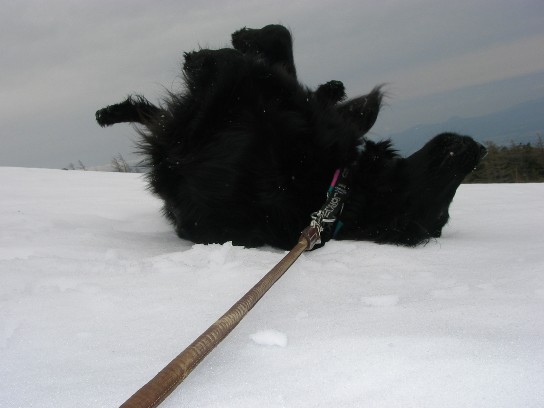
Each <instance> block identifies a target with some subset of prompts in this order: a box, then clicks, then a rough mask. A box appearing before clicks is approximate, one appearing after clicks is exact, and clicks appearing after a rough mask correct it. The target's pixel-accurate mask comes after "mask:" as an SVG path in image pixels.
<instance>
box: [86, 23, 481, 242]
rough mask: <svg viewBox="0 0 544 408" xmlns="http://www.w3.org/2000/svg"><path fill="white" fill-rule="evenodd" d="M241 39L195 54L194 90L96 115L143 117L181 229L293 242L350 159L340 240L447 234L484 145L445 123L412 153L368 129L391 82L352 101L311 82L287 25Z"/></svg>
mask: <svg viewBox="0 0 544 408" xmlns="http://www.w3.org/2000/svg"><path fill="white" fill-rule="evenodd" d="M232 45H233V48H225V49H219V50H210V49H201V50H199V51H195V52H190V53H185V62H184V65H183V75H184V79H185V83H186V89H185V90H184V92H182V93H180V94H170V95H169V96H168V97H167V98H166V99H165V101H164V102H163V103H162V104H161V106H159V107H157V106H154V105H153V104H151V103H150V102H148V101H147V100H146V99H145V98H144V97H142V96H136V97H129V98H128V99H127V100H126V101H124V102H121V103H119V104H116V105H112V106H108V107H106V108H104V109H101V110H99V111H98V112H97V113H96V119H97V121H98V123H99V124H100V125H101V126H109V125H113V124H115V123H120V122H134V123H139V124H141V125H143V129H141V130H140V134H141V142H140V144H139V147H140V149H141V151H142V153H143V154H144V155H145V158H146V159H145V162H146V164H147V165H148V166H149V173H148V174H147V177H148V181H149V185H150V187H151V190H152V191H153V192H154V193H156V194H157V195H158V196H160V197H161V198H162V199H163V200H164V214H165V215H166V217H168V219H169V220H170V221H172V223H173V224H174V226H175V228H176V231H177V233H178V235H179V236H180V237H181V238H184V239H189V240H191V241H194V242H197V243H224V242H227V241H232V242H233V244H235V245H244V246H248V247H255V246H261V245H265V244H268V245H272V246H276V247H280V248H284V249H290V248H291V247H293V246H294V245H295V244H296V242H297V239H298V237H299V236H300V233H301V231H302V230H303V229H304V228H305V227H306V226H307V225H308V224H309V222H310V215H311V214H312V213H313V212H314V211H317V210H318V209H319V208H321V206H322V204H323V202H324V200H325V195H326V192H327V189H328V187H329V184H330V182H331V178H332V177H333V174H334V172H335V170H336V169H343V168H348V169H349V170H350V179H349V197H348V199H347V201H346V203H345V205H344V208H343V211H342V213H341V215H340V217H339V219H340V221H341V222H342V223H343V227H342V228H341V229H340V230H339V232H338V233H337V235H336V236H335V238H336V239H355V240H372V241H375V242H379V243H393V244H402V245H408V246H414V245H417V244H419V243H422V242H426V241H428V240H429V239H431V238H433V237H439V236H440V234H441V231H442V228H443V227H444V225H445V224H446V222H447V221H448V218H449V214H448V208H449V205H450V203H451V201H452V199H453V196H454V194H455V191H456V190H457V187H458V186H459V184H460V183H461V181H462V180H463V178H464V177H465V176H466V175H467V174H468V173H469V172H471V171H472V170H473V169H474V167H475V166H476V165H477V164H478V162H479V161H480V159H481V158H482V157H483V155H484V154H485V149H484V147H483V146H481V145H480V144H478V143H476V142H475V141H474V140H473V139H471V138H470V137H467V136H460V135H457V134H453V133H444V134H440V135H438V136H436V137H435V138H433V139H432V140H431V141H429V142H428V143H427V144H426V145H425V146H424V147H423V148H422V149H421V150H419V151H418V152H416V153H414V154H413V155H411V156H409V157H407V158H403V157H400V156H399V155H397V154H396V153H395V150H393V149H392V147H391V143H390V142H389V141H382V142H373V141H370V140H368V139H366V138H364V135H365V133H367V132H368V131H369V130H370V128H371V127H372V126H373V124H374V122H375V121H376V118H377V116H378V113H379V111H380V107H381V103H382V97H383V93H382V91H381V87H376V88H374V89H373V90H372V91H371V92H370V93H369V94H368V95H365V96H361V97H358V98H354V99H350V100H347V101H345V92H344V86H343V84H342V83H341V82H339V81H330V82H327V83H326V84H324V85H321V86H319V87H318V88H317V89H316V90H315V91H313V90H310V89H308V88H306V87H304V86H303V85H301V84H300V83H299V82H298V81H297V75H296V69H295V65H294V61H293V53H292V40H291V35H290V33H289V31H288V30H287V29H286V28H284V27H283V26H279V25H270V26H266V27H264V28H262V29H246V28H244V29H242V30H239V31H237V32H235V33H234V34H232Z"/></svg>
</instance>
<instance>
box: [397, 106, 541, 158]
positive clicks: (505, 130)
mask: <svg viewBox="0 0 544 408" xmlns="http://www.w3.org/2000/svg"><path fill="white" fill-rule="evenodd" d="M442 132H457V133H461V134H466V135H469V136H472V137H474V139H476V140H478V141H480V142H486V141H491V142H494V143H496V144H498V145H509V144H510V143H511V142H512V141H513V142H514V143H528V142H531V143H533V144H534V143H535V142H536V140H537V134H538V133H540V134H542V135H543V136H544V97H542V98H539V99H535V100H532V101H529V102H524V103H521V104H519V105H516V106H514V107H512V108H509V109H506V110H503V111H500V112H496V113H491V114H488V115H483V116H477V117H471V118H460V117H452V118H450V119H448V120H447V121H445V122H442V123H433V124H426V125H418V126H415V127H412V128H410V129H408V130H405V131H402V132H399V133H395V134H391V135H389V136H388V137H389V138H391V140H392V141H393V142H394V145H395V147H396V148H397V149H398V150H399V151H400V152H401V153H402V154H411V153H413V152H414V151H416V150H417V149H419V148H420V147H421V146H422V145H423V144H425V142H427V141H428V140H429V139H430V138H431V137H433V136H434V135H437V134H439V133H442Z"/></svg>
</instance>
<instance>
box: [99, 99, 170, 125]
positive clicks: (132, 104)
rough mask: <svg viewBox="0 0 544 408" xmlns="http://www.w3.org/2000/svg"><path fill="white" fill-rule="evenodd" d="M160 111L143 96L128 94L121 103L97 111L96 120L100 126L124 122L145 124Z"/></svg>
mask: <svg viewBox="0 0 544 408" xmlns="http://www.w3.org/2000/svg"><path fill="white" fill-rule="evenodd" d="M161 111H162V110H161V109H159V108H157V107H156V106H155V105H153V104H152V103H150V102H149V101H148V100H147V99H145V98H144V97H143V96H136V97H132V96H130V97H128V98H127V99H126V100H125V101H123V102H121V103H118V104H115V105H110V106H107V107H105V108H103V109H100V110H99V111H97V112H96V121H97V122H98V124H99V125H100V126H102V127H105V126H111V125H114V124H116V123H124V122H133V123H141V124H142V125H146V124H147V123H149V120H150V119H151V118H152V117H154V116H155V115H157V114H158V113H159V112H161Z"/></svg>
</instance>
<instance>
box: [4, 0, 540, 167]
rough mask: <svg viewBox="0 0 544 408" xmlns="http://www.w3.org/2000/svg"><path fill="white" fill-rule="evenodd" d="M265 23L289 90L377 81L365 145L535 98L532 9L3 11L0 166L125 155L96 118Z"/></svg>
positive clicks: (126, 138)
mask: <svg viewBox="0 0 544 408" xmlns="http://www.w3.org/2000/svg"><path fill="white" fill-rule="evenodd" d="M270 23H281V24H284V25H286V26H288V27H289V28H290V29H291V31H292V33H293V35H294V41H295V44H294V51H295V62H296V64H297V69H298V74H299V78H300V80H301V82H303V83H306V84H307V85H310V86H316V85H318V84H320V83H323V82H326V81H328V80H331V79H337V80H341V81H343V82H344V84H345V85H346V88H347V90H348V94H349V95H351V96H356V95H358V94H362V93H366V92H367V91H368V90H370V89H371V88H372V87H373V86H374V85H376V84H380V83H384V82H385V83H388V84H389V85H388V90H389V93H390V98H389V100H388V105H389V106H388V107H387V108H386V110H385V111H384V113H383V115H382V116H381V117H380V118H379V120H378V123H377V125H376V128H375V135H376V136H387V133H388V132H394V131H399V130H403V129H404V128H406V127H410V126H413V125H415V124H418V123H429V122H437V121H441V120H445V119H447V118H449V117H451V116H478V115H480V114H484V113H489V112H493V111H495V110H498V109H501V108H506V107H509V106H512V105H514V104H516V103H519V102H522V101H525V100H529V99H534V98H536V97H539V96H542V95H544V84H543V83H542V78H543V74H544V1H543V0H516V1H512V0H480V1H478V0H456V1H452V0H414V1H412V0H380V1H372V2H371V1H362V0H354V1H343V0H335V1H323V0H311V1H310V0H308V1H296V0H290V1H283V0H273V1H268V0H259V1H243V0H230V1H224V0H222V1H206V0H201V1H199V2H196V1H194V0H190V1H188V0H176V1H174V0H172V1H160V0H157V1H149V0H145V1H143V0H142V1H139V0H138V1H132V0H131V1H128V0H126V1H115V0H107V1H105V0H92V1H91V0H88V1H80V0H72V1H57V0H42V1H38V0H22V1H4V2H3V4H2V13H1V16H0V94H1V97H0V104H1V105H0V123H1V128H0V140H1V146H0V166H7V165H9V166H26V167H51V168H62V167H64V166H66V165H68V164H69V163H70V162H73V163H77V161H78V160H81V161H82V162H83V163H84V164H86V165H88V166H92V165H99V164H107V163H109V161H110V160H111V158H112V156H114V155H116V154H117V153H122V154H123V156H125V157H127V158H129V159H131V158H133V157H135V156H132V154H131V152H132V151H133V150H134V148H133V141H134V140H135V138H136V135H135V132H134V130H133V129H132V128H131V126H128V125H117V126H115V127H112V128H108V129H101V128H100V127H98V125H96V123H95V122H94V112H95V111H96V110H97V109H98V108H101V107H103V106H105V105H109V104H112V103H115V102H119V101H121V100H122V99H123V98H124V97H126V95H128V94H131V93H142V94H144V95H146V96H147V97H148V98H149V99H150V100H152V101H156V100H157V99H158V98H159V97H160V95H161V94H163V93H164V89H165V88H166V89H170V90H176V89H179V87H180V80H179V79H180V75H179V74H180V66H181V62H182V59H181V55H182V52H183V51H190V50H192V49H195V48H197V47H199V46H203V47H205V46H206V47H212V48H219V47H224V46H228V45H229V40H230V34H231V33H232V32H233V31H235V30H236V29H239V28H241V27H243V26H247V27H253V28H257V27H261V26H263V25H266V24H270Z"/></svg>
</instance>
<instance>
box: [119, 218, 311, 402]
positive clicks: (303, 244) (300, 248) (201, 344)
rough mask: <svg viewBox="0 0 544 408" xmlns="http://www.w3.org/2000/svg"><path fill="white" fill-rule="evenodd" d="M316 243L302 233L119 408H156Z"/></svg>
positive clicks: (309, 229)
mask: <svg viewBox="0 0 544 408" xmlns="http://www.w3.org/2000/svg"><path fill="white" fill-rule="evenodd" d="M318 240H319V232H318V230H317V228H316V227H313V226H310V227H308V228H306V229H305V230H304V231H303V232H302V235H301V236H300V238H299V241H298V244H297V245H295V247H294V248H293V249H292V250H291V251H290V252H289V253H288V254H287V255H285V257H284V258H283V259H282V260H281V261H280V262H279V263H278V264H277V265H276V266H275V267H274V268H272V269H271V270H270V272H268V273H267V274H266V275H265V276H264V277H263V278H262V279H261V280H260V281H259V282H258V283H257V284H256V285H255V286H253V288H251V289H250V290H249V291H248V292H247V293H246V294H245V295H244V296H243V297H242V298H240V300H239V301H238V302H236V303H235V304H234V305H233V306H232V307H231V308H230V309H229V310H228V311H227V312H226V313H225V314H224V315H223V316H221V317H220V318H219V319H218V320H217V321H216V322H215V323H214V324H212V325H211V326H210V327H209V328H208V329H207V330H206V331H205V332H204V333H202V334H201V335H200V336H199V337H198V338H197V339H196V340H195V341H194V342H193V343H192V344H191V345H189V346H188V347H187V348H186V349H185V350H183V351H182V352H181V353H180V354H179V355H178V356H177V357H176V358H174V359H173V360H172V361H171V362H170V363H169V364H168V365H167V366H166V367H164V368H163V369H162V370H161V371H160V372H159V373H158V374H157V375H156V376H155V377H154V378H153V379H151V381H149V382H148V383H147V384H145V385H144V386H143V387H142V388H140V389H139V390H138V391H136V392H135V393H134V395H132V397H130V398H129V399H128V400H127V401H126V402H125V403H124V404H122V405H121V408H153V407H156V406H158V405H159V404H160V403H161V402H162V401H163V400H164V399H165V398H166V397H167V396H168V395H170V393H171V392H172V391H174V389H175V388H176V387H177V386H178V385H179V384H180V383H181V382H182V381H183V380H184V379H185V378H187V376H188V375H189V374H190V373H191V371H193V369H194V368H195V367H196V366H197V365H198V364H199V363H200V362H201V361H202V360H203V359H204V357H206V356H207V355H208V354H209V353H210V352H211V351H212V350H213V349H214V348H215V347H216V346H217V345H218V344H219V343H220V342H221V341H222V340H223V339H224V338H225V337H227V335H228V334H229V333H230V332H231V331H232V330H233V329H234V328H235V327H236V326H237V325H238V323H240V321H241V320H242V319H243V318H244V316H245V315H246V314H247V313H248V312H249V311H250V310H251V309H252V308H253V306H255V305H256V304H257V302H258V301H259V300H260V299H261V298H262V297H263V295H264V294H265V293H266V292H267V291H268V289H270V288H271V287H272V285H273V284H274V283H276V281H277V280H278V279H279V278H281V277H282V275H283V274H284V273H285V271H287V269H289V267H290V266H291V265H292V264H293V263H294V262H295V261H296V260H297V259H298V257H299V256H300V255H301V254H302V253H303V252H304V251H305V250H307V249H311V248H312V247H313V245H314V244H315V243H316V242H317V241H318Z"/></svg>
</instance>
